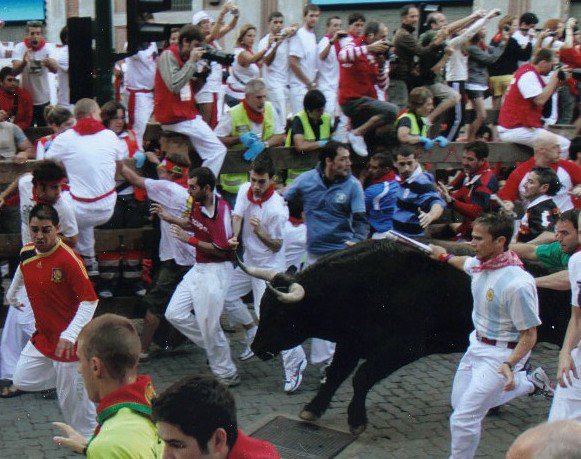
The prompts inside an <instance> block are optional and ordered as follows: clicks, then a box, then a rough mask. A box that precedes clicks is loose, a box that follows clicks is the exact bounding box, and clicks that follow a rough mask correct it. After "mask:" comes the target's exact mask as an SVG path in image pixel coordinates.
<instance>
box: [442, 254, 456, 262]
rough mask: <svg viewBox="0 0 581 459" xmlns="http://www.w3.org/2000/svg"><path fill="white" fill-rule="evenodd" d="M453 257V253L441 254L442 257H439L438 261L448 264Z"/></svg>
mask: <svg viewBox="0 0 581 459" xmlns="http://www.w3.org/2000/svg"><path fill="white" fill-rule="evenodd" d="M453 256H454V255H452V254H451V253H441V254H440V255H438V261H439V262H441V263H448V261H449V260H450V258H452V257H453Z"/></svg>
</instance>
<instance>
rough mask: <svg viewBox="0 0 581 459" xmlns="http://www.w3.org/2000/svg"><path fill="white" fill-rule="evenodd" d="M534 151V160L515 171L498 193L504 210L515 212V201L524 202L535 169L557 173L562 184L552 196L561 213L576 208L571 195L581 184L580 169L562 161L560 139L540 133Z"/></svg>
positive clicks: (569, 162)
mask: <svg viewBox="0 0 581 459" xmlns="http://www.w3.org/2000/svg"><path fill="white" fill-rule="evenodd" d="M534 149H535V153H534V155H533V157H532V158H531V159H529V160H528V161H525V162H524V163H522V164H521V165H520V166H518V167H517V168H516V169H515V170H514V171H512V173H511V174H510V175H509V177H508V180H507V181H506V184H505V185H504V187H503V188H502V190H500V191H499V193H498V197H499V198H501V199H502V200H503V201H504V207H505V208H508V209H512V208H513V207H514V201H516V200H517V199H521V200H523V198H522V197H523V191H524V186H525V182H526V180H527V178H528V174H529V172H530V171H531V170H532V169H533V167H550V168H551V169H553V170H554V171H555V172H556V173H557V177H558V178H559V182H560V183H561V189H560V190H559V191H558V192H557V194H556V195H555V196H553V201H554V202H555V204H557V207H558V208H559V210H560V211H561V212H565V211H566V210H569V209H572V208H573V207H574V206H573V202H572V201H571V196H570V192H572V190H573V188H574V187H575V186H576V185H578V184H580V183H581V168H579V166H578V165H577V164H575V163H574V162H572V161H564V160H562V159H559V151H560V144H559V137H558V136H557V135H555V134H553V133H551V132H548V131H544V132H541V133H539V135H537V138H536V140H535V144H534Z"/></svg>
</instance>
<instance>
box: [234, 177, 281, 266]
mask: <svg viewBox="0 0 581 459" xmlns="http://www.w3.org/2000/svg"><path fill="white" fill-rule="evenodd" d="M249 189H250V183H245V184H243V185H242V186H241V187H240V189H239V190H238V195H237V196H236V205H235V207H234V211H233V212H232V213H233V215H237V216H239V217H241V218H243V219H244V222H243V224H242V231H241V239H242V244H243V245H244V249H245V252H244V259H245V260H246V261H247V262H248V263H249V264H251V265H254V266H261V267H264V268H272V269H276V270H284V267H285V266H286V260H285V251H284V247H282V248H281V249H280V250H279V251H278V252H276V253H275V252H273V251H271V250H270V249H269V248H268V247H266V245H265V244H264V243H263V242H262V241H261V240H260V239H259V238H258V236H257V235H256V234H255V233H254V229H253V228H252V226H251V225H250V218H251V217H257V218H258V219H259V220H260V226H261V227H262V229H263V230H264V232H266V234H268V236H269V237H270V238H271V239H280V240H281V241H282V240H283V239H284V229H285V224H286V221H287V220H288V208H287V206H286V204H285V202H284V199H283V198H282V196H281V195H279V194H278V193H276V192H275V193H274V194H273V195H272V196H271V197H270V199H268V200H267V201H264V202H263V203H262V205H260V206H259V205H258V204H254V203H252V202H250V200H249V199H248V190H249Z"/></svg>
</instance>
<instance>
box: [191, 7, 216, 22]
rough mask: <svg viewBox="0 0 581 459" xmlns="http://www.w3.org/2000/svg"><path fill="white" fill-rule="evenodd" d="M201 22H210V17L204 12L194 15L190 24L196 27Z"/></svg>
mask: <svg viewBox="0 0 581 459" xmlns="http://www.w3.org/2000/svg"><path fill="white" fill-rule="evenodd" d="M202 21H210V22H211V21H212V18H211V17H210V15H209V14H208V13H206V12H205V11H204V10H202V11H198V12H197V13H195V14H194V15H193V16H192V24H194V25H198V24H200V22H202Z"/></svg>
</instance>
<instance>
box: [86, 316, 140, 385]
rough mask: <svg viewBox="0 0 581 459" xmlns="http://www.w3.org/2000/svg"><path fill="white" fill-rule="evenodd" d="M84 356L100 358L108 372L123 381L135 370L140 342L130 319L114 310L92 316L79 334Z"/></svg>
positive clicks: (112, 376)
mask: <svg viewBox="0 0 581 459" xmlns="http://www.w3.org/2000/svg"><path fill="white" fill-rule="evenodd" d="M78 341H80V342H81V341H82V349H83V354H84V358H86V359H87V360H90V359H91V358H93V357H97V358H99V359H100V360H102V362H103V364H104V365H105V368H107V372H108V373H109V376H110V377H111V378H113V379H115V380H117V381H123V380H124V379H125V378H126V377H127V376H128V375H130V374H131V373H134V372H135V371H136V369H137V363H138V362H139V353H140V352H141V342H140V341H139V335H138V334H137V330H136V329H135V326H134V325H133V323H132V322H131V321H130V320H129V319H127V318H126V317H121V316H118V315H116V314H103V315H101V316H99V317H96V318H94V319H93V320H91V321H90V322H89V323H88V324H87V325H85V327H83V329H82V330H81V333H80V334H79V339H78Z"/></svg>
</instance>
